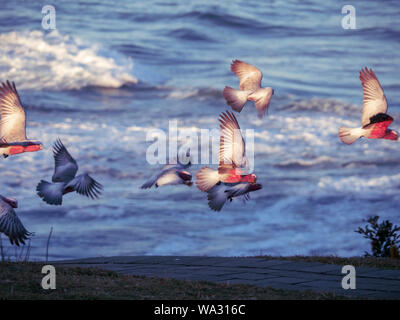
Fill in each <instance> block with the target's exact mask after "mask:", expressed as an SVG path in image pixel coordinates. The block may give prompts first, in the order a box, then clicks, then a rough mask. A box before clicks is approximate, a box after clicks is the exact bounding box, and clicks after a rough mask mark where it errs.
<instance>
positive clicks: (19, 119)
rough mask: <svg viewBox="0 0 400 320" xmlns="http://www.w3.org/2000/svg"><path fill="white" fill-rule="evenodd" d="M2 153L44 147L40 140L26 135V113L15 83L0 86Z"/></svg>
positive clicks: (7, 153) (0, 137) (0, 144)
mask: <svg viewBox="0 0 400 320" xmlns="http://www.w3.org/2000/svg"><path fill="white" fill-rule="evenodd" d="M0 114H1V121H0V155H3V157H4V158H7V157H8V156H10V155H14V154H18V153H24V152H34V151H39V150H42V149H43V145H42V143H41V142H40V141H34V140H29V139H28V138H27V137H26V114H25V109H24V107H23V106H22V103H21V100H20V98H19V95H18V92H17V89H16V88H15V83H14V82H12V83H10V82H9V81H7V82H6V83H4V82H3V83H2V84H1V86H0Z"/></svg>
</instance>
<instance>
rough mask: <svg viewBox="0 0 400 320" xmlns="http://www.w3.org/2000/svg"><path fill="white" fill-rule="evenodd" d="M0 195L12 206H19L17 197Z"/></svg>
mask: <svg viewBox="0 0 400 320" xmlns="http://www.w3.org/2000/svg"><path fill="white" fill-rule="evenodd" d="M0 197H1V199H2V200H3V201H4V202H6V203H8V204H9V205H10V206H11V207H13V208H18V201H17V200H16V199H14V198H6V197H3V196H0Z"/></svg>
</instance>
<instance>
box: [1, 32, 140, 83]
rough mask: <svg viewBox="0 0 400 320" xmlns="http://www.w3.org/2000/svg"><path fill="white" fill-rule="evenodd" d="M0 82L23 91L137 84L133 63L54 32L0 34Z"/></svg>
mask: <svg viewBox="0 0 400 320" xmlns="http://www.w3.org/2000/svg"><path fill="white" fill-rule="evenodd" d="M0 43H1V46H0V79H1V81H5V80H12V81H15V82H16V83H17V85H18V87H19V88H22V89H43V88H46V89H52V90H72V89H80V88H83V87H87V86H100V87H113V88H118V87H120V86H122V85H123V84H126V83H137V79H136V78H135V77H134V76H133V75H132V71H133V63H132V61H131V60H130V59H129V58H127V57H125V56H123V55H121V54H119V53H117V52H113V51H110V50H108V51H107V50H104V49H103V48H101V47H100V46H98V45H96V44H90V45H89V44H87V43H85V42H84V41H83V40H81V39H80V38H77V37H71V36H69V35H62V34H61V33H59V32H58V31H57V30H55V31H53V32H51V33H48V34H46V33H43V32H41V31H21V32H20V31H13V32H9V33H3V34H0Z"/></svg>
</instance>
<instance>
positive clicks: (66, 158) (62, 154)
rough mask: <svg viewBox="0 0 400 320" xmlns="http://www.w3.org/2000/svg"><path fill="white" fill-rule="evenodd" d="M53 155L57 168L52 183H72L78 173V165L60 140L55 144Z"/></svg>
mask: <svg viewBox="0 0 400 320" xmlns="http://www.w3.org/2000/svg"><path fill="white" fill-rule="evenodd" d="M53 155H54V161H55V168H54V174H53V178H52V181H53V182H65V183H67V182H69V181H71V180H72V179H73V178H74V177H75V175H76V173H77V172H78V164H77V163H76V161H75V159H74V158H72V156H71V155H70V154H69V152H68V150H67V148H65V146H64V145H63V143H62V142H61V140H60V139H57V141H56V142H55V143H54V147H53Z"/></svg>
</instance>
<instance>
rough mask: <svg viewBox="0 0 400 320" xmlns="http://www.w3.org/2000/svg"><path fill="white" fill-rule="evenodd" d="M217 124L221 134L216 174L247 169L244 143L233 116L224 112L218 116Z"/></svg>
mask: <svg viewBox="0 0 400 320" xmlns="http://www.w3.org/2000/svg"><path fill="white" fill-rule="evenodd" d="M219 122H220V129H221V133H220V141H219V155H218V162H219V165H218V172H219V173H220V174H225V173H227V172H229V171H230V170H232V169H235V168H244V167H247V166H248V161H247V158H246V154H245V149H246V148H245V142H244V139H243V137H242V134H241V132H240V127H239V123H238V122H237V119H236V117H235V115H234V114H233V113H231V112H229V111H226V113H222V114H221V115H220V118H219Z"/></svg>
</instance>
